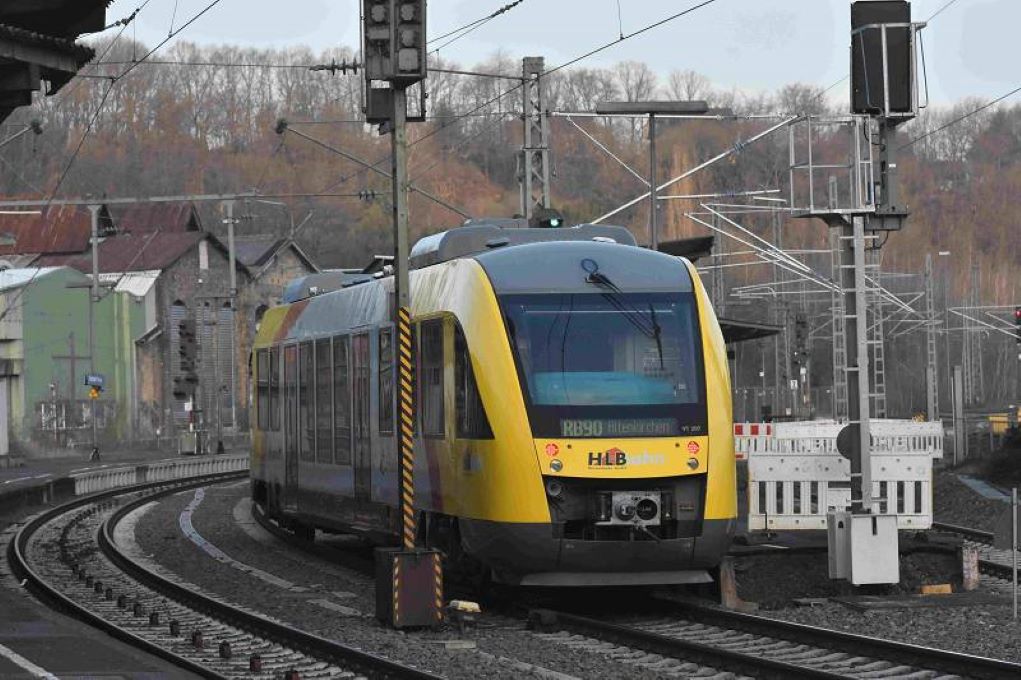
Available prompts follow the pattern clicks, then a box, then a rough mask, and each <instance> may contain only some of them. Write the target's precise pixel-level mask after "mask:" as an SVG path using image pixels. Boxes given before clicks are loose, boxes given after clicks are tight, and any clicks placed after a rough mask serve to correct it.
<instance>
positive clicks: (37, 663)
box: [0, 451, 208, 680]
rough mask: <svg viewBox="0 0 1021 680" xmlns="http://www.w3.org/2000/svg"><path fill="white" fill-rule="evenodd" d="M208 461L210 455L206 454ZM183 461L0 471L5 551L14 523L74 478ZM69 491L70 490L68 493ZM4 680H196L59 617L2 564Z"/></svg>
mask: <svg viewBox="0 0 1021 680" xmlns="http://www.w3.org/2000/svg"><path fill="white" fill-rule="evenodd" d="M201 457H202V458H206V457H208V456H201ZM171 459H172V460H179V457H176V456H171V455H169V454H168V453H167V452H166V451H111V452H108V453H104V454H103V458H102V460H101V461H98V462H89V461H88V459H87V454H85V455H84V456H76V457H68V458H51V459H38V460H26V461H24V463H23V464H22V465H20V466H18V467H5V468H0V530H3V529H6V531H4V533H3V535H2V541H0V542H2V544H3V545H2V546H0V548H2V549H3V550H6V546H7V542H8V541H9V540H10V537H11V535H12V532H13V530H14V527H13V526H12V524H15V523H16V522H17V521H18V520H19V519H20V518H22V517H24V516H26V515H28V514H31V513H32V512H34V511H35V510H36V509H37V508H42V507H44V504H47V503H53V502H61V501H62V500H65V498H66V497H69V496H70V493H73V489H74V485H73V484H72V483H71V476H72V475H77V474H79V473H83V472H95V471H99V470H104V469H113V468H124V467H130V466H138V465H150V464H153V463H158V462H160V461H166V460H171ZM69 490H70V492H69ZM0 562H2V566H0V584H3V585H2V586H0V678H4V679H5V680H6V679H8V678H10V679H12V680H15V679H19V680H20V679H21V678H48V679H55V678H60V679H61V680H63V679H64V678H110V679H112V678H118V679H125V680H128V679H130V680H171V679H173V680H177V679H179V678H180V679H190V678H195V677H198V676H195V675H193V674H191V673H188V672H186V671H183V670H181V669H178V668H177V667H175V666H173V665H171V664H170V663H168V662H167V661H164V660H163V659H160V658H157V657H154V656H152V655H149V654H146V653H144V652H141V651H139V650H136V649H134V648H132V647H131V646H129V645H126V644H124V643H122V642H120V641H118V640H116V639H114V638H112V637H110V636H108V635H106V634H105V633H103V632H101V631H98V630H96V629H94V628H92V627H91V626H88V625H86V624H83V623H81V622H79V621H78V620H76V619H73V618H71V617H68V616H64V615H63V614H60V613H58V612H55V611H53V610H51V609H49V608H48V607H46V606H45V605H43V604H42V603H40V602H38V601H36V600H35V599H34V598H32V597H31V596H29V595H26V594H25V593H24V592H21V591H20V589H19V587H18V584H17V583H15V582H14V579H13V576H11V575H10V574H9V573H8V572H7V563H6V559H3V560H0Z"/></svg>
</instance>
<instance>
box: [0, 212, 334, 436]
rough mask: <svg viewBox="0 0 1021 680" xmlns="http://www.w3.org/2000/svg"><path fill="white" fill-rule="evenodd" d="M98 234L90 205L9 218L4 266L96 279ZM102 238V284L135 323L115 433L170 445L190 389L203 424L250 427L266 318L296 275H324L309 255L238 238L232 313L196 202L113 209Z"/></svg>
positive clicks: (265, 240) (2, 226) (221, 263)
mask: <svg viewBox="0 0 1021 680" xmlns="http://www.w3.org/2000/svg"><path fill="white" fill-rule="evenodd" d="M18 220H21V221H20V222H19V221H18ZM89 229H90V221H89V213H88V211H87V210H81V209H80V210H74V209H71V208H68V209H65V210H64V211H63V212H60V211H51V212H50V213H48V214H47V216H46V217H45V218H44V217H41V216H37V217H26V216H22V215H18V216H13V217H12V216H0V231H5V230H6V231H9V232H11V233H12V235H14V236H15V241H14V244H13V245H11V246H0V268H2V267H3V262H4V260H8V261H15V260H17V261H18V262H19V264H20V266H25V265H27V264H29V263H30V264H31V266H36V267H46V268H52V267H70V268H72V269H74V270H77V271H78V272H81V273H82V274H86V275H87V274H89V273H91V270H92V260H91V252H90V248H89V240H90V239H89ZM100 233H101V240H100V243H99V247H98V254H99V271H100V280H101V283H103V284H104V290H111V291H112V292H114V293H117V294H119V298H121V299H122V300H130V305H129V309H130V312H131V318H132V324H133V325H132V326H131V327H132V329H133V330H132V333H131V335H130V337H128V338H127V342H128V344H130V345H131V349H130V351H129V352H126V353H124V354H123V355H122V356H121V359H120V361H122V362H124V365H123V366H121V367H120V368H119V369H118V375H121V376H127V377H128V378H130V379H127V378H125V380H124V381H123V389H122V390H121V392H119V393H118V394H119V395H120V397H119V398H122V399H123V401H124V403H123V404H120V405H119V410H118V413H119V414H121V417H122V419H123V427H121V428H119V429H118V430H117V432H118V435H119V436H120V437H121V438H122V439H127V440H153V439H156V438H160V439H162V440H164V441H165V442H167V443H169V442H170V441H172V439H173V435H174V432H175V431H176V430H178V429H181V428H183V427H186V426H187V423H188V421H189V418H190V417H192V416H191V415H190V412H189V411H188V410H186V403H188V402H189V401H190V397H191V395H192V394H194V398H195V406H196V408H197V409H198V414H199V415H198V416H197V418H198V419H199V420H200V422H201V423H202V425H203V426H204V427H205V428H206V429H208V430H210V431H215V430H216V429H217V428H218V426H220V427H222V428H223V431H224V432H225V433H226V434H230V433H232V432H237V431H240V432H244V431H245V430H247V427H248V413H247V405H248V399H247V389H248V366H247V361H248V354H249V351H250V347H251V343H252V338H253V337H254V333H255V330H256V328H257V323H258V320H259V318H260V317H261V315H262V313H263V312H264V311H265V309H266V308H268V306H270V305H272V304H275V303H277V302H278V301H279V299H280V296H281V294H282V292H283V289H284V287H285V286H286V284H287V283H288V282H289V281H291V280H292V279H294V278H296V277H299V276H303V275H305V274H308V273H312V272H315V271H317V269H316V267H315V265H314V263H313V262H312V260H311V259H310V258H309V257H308V256H307V255H306V254H305V253H304V252H302V250H301V249H300V248H299V247H298V246H297V244H295V243H294V242H293V241H292V240H290V239H281V238H277V237H271V236H259V235H255V236H239V237H238V238H237V239H236V240H235V250H236V281H237V287H238V291H237V301H236V309H232V307H231V304H230V266H229V257H228V251H227V246H226V244H225V243H224V242H223V241H221V240H220V239H218V238H217V237H216V236H214V235H213V234H211V233H209V232H207V231H205V230H204V229H203V226H202V223H201V221H200V218H199V215H198V213H197V211H196V210H195V208H194V206H193V205H191V204H180V205H178V204H144V205H136V206H130V207H123V208H122V207H115V208H114V209H113V210H107V209H106V208H104V209H103V210H101V212H100ZM33 299H35V298H33ZM40 299H41V298H40ZM120 304H126V303H124V302H123V301H122V302H121V303H120ZM182 321H185V322H186V323H194V327H195V336H196V338H195V339H196V341H197V348H198V351H197V354H198V357H197V358H198V370H197V371H196V373H197V376H198V382H197V384H196V385H195V386H194V388H192V387H191V386H190V385H187V384H184V383H182V379H183V378H184V377H185V376H184V374H183V373H182V371H181V354H180V352H181V338H180V331H181V327H182ZM119 340H123V338H119ZM122 344H123V343H122Z"/></svg>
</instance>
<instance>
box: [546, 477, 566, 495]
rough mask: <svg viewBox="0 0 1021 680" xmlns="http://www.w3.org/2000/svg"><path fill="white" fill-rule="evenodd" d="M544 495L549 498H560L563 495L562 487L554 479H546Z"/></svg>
mask: <svg viewBox="0 0 1021 680" xmlns="http://www.w3.org/2000/svg"><path fill="white" fill-rule="evenodd" d="M546 495H547V496H549V497H550V498H560V497H561V496H563V495H564V485H563V484H561V483H560V482H559V481H557V480H555V479H547V480H546Z"/></svg>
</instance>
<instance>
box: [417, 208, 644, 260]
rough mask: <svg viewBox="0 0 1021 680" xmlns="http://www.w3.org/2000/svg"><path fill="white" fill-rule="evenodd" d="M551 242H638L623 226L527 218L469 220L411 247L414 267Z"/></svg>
mask: <svg viewBox="0 0 1021 680" xmlns="http://www.w3.org/2000/svg"><path fill="white" fill-rule="evenodd" d="M550 241H604V242H613V243H620V244H622V245H627V246H633V245H637V244H636V242H635V237H634V236H633V235H632V234H631V232H630V231H628V230H627V229H626V228H624V227H615V226H606V225H602V224H579V225H578V226H575V227H562V228H556V229H540V228H534V227H529V226H528V222H527V220H524V219H485V220H469V221H468V222H466V223H465V225H464V226H462V227H457V228H456V229H449V230H447V231H443V232H440V233H438V234H433V235H432V236H426V237H425V238H423V239H420V240H419V241H418V243H416V244H415V247H414V248H412V249H411V258H410V264H411V268H412V269H421V268H422V267H428V266H431V265H434V264H439V263H441V262H448V261H450V260H455V259H457V258H461V257H469V256H471V255H477V254H479V253H485V252H488V251H492V250H496V249H502V248H507V247H511V246H517V245H522V244H526V243H543V242H550Z"/></svg>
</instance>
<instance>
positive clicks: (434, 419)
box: [419, 319, 446, 437]
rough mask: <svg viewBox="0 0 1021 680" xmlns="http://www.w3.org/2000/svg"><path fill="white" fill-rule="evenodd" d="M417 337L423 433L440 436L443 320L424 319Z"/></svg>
mask: <svg viewBox="0 0 1021 680" xmlns="http://www.w3.org/2000/svg"><path fill="white" fill-rule="evenodd" d="M419 341H420V342H421V351H422V356H421V361H420V362H419V366H421V370H420V371H419V378H420V381H419V399H420V401H421V404H422V408H421V417H422V434H424V435H426V436H433V437H442V436H444V435H445V434H446V433H445V432H444V427H443V320H442V319H434V320H431V321H423V322H422V327H421V330H420V331H419Z"/></svg>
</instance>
